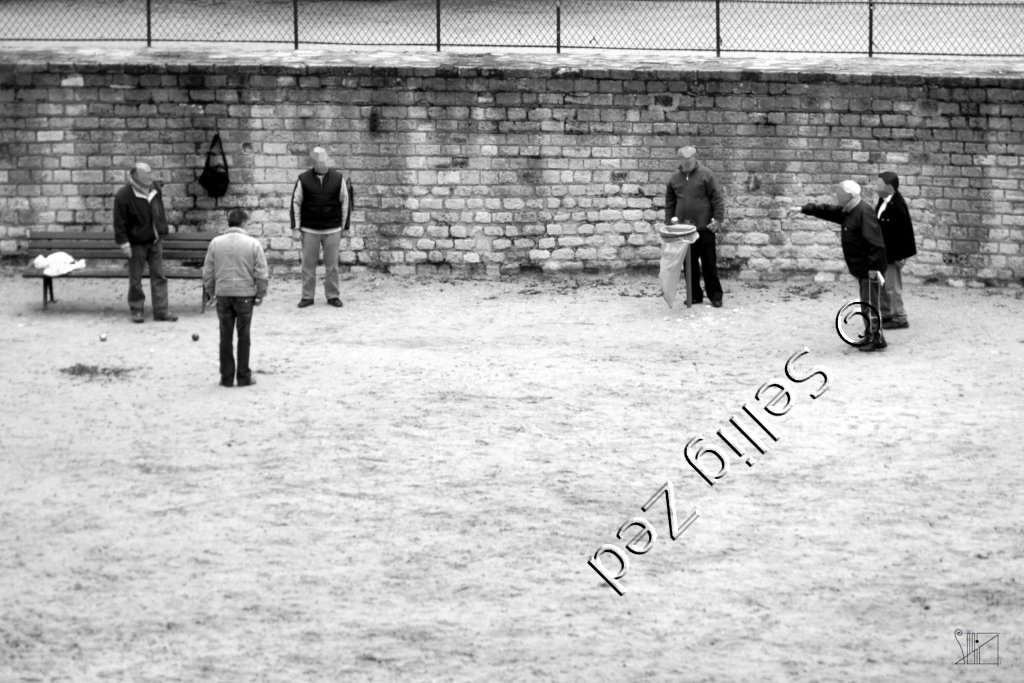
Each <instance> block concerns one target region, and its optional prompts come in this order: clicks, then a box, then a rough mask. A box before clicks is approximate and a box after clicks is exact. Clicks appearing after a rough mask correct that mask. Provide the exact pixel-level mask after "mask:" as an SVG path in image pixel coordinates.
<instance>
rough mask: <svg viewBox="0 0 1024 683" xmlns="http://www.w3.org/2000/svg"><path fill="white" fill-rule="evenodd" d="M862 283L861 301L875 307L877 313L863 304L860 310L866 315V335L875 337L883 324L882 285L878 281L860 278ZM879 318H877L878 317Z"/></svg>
mask: <svg viewBox="0 0 1024 683" xmlns="http://www.w3.org/2000/svg"><path fill="white" fill-rule="evenodd" d="M858 281H859V283H860V300H861V301H862V302H863V303H868V304H871V305H872V306H874V308H875V312H874V313H872V312H871V309H870V308H868V307H867V306H864V305H863V303H862V304H861V307H860V310H861V313H862V314H863V315H864V334H865V335H869V336H870V335H874V334H875V333H877V332H878V324H879V323H880V322H881V314H882V285H881V284H880V283H879V282H878V280H871V279H868V278H866V277H862V278H858ZM876 316H877V317H876Z"/></svg>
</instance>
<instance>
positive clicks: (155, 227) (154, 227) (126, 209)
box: [114, 162, 178, 323]
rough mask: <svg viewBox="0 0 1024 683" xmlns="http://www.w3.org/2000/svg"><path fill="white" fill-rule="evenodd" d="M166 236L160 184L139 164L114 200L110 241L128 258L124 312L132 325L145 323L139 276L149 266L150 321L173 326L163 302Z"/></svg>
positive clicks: (144, 298)
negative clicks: (151, 304)
mask: <svg viewBox="0 0 1024 683" xmlns="http://www.w3.org/2000/svg"><path fill="white" fill-rule="evenodd" d="M166 236H167V212H166V211H165V210H164V195H163V192H162V191H161V188H160V184H159V183H157V182H156V181H154V180H153V169H152V168H150V167H149V165H148V164H144V163H142V162H139V163H137V164H135V165H134V166H133V167H132V168H131V170H130V171H129V172H128V184H126V185H125V186H124V187H122V188H121V189H120V190H118V192H117V194H116V195H115V196H114V241H115V242H117V246H118V247H120V249H121V252H122V253H123V254H124V255H125V256H126V257H127V258H128V308H129V309H130V310H131V313H132V322H137V323H141V322H143V321H144V320H145V318H144V317H143V314H142V311H143V307H144V306H145V304H146V293H145V291H143V289H142V275H143V272H144V271H145V269H146V266H149V288H150V292H151V294H152V295H153V320H163V321H166V322H174V321H175V320H177V319H178V316H176V315H174V314H173V313H171V312H170V310H169V308H168V300H167V277H166V276H165V274H164V245H163V238H164V237H166Z"/></svg>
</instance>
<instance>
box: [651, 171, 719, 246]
mask: <svg viewBox="0 0 1024 683" xmlns="http://www.w3.org/2000/svg"><path fill="white" fill-rule="evenodd" d="M673 216H674V217H676V218H678V219H679V222H680V223H689V224H691V225H695V226H697V229H698V230H704V229H706V228H707V227H708V223H710V222H711V219H712V218H714V219H715V220H716V221H718V222H719V223H721V222H722V221H723V220H724V219H725V198H724V197H723V196H722V190H721V188H720V187H719V185H718V179H717V178H715V175H714V174H713V173H712V172H711V171H709V170H708V169H706V168H704V167H703V166H701V165H700V164H698V165H697V168H695V169H693V170H692V171H690V173H689V174H686V173H683V172H682V171H676V172H675V173H673V174H672V177H671V178H669V181H668V186H667V187H666V188H665V222H666V223H669V222H671V220H672V217H673Z"/></svg>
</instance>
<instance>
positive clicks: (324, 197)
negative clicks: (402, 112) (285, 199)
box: [291, 147, 352, 308]
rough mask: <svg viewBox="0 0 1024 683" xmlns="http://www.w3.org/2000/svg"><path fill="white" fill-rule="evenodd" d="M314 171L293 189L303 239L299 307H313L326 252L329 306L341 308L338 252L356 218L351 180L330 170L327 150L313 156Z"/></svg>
mask: <svg viewBox="0 0 1024 683" xmlns="http://www.w3.org/2000/svg"><path fill="white" fill-rule="evenodd" d="M311 157H312V159H313V168H311V169H309V170H308V171H306V172H305V173H302V174H301V175H299V179H298V181H296V183H295V189H294V190H292V210H291V219H292V230H293V231H295V230H298V231H299V233H298V235H299V237H301V239H302V298H301V299H300V300H299V308H305V307H306V306H312V305H313V293H314V291H315V290H316V263H317V260H318V259H319V257H320V251H321V249H322V250H323V255H324V268H325V270H326V273H325V277H324V294H325V295H326V296H327V303H329V304H330V305H331V306H336V307H338V308H341V306H342V305H343V304H342V303H341V296H340V295H341V285H340V282H339V278H338V252H339V250H340V248H341V233H342V231H343V230H347V229H348V227H349V220H350V219H351V215H352V206H351V201H349V198H350V196H349V181H348V178H346V177H345V175H344V174H343V173H342V172H341V171H338V170H337V169H333V168H331V167H330V161H331V160H330V157H328V155H327V150H325V149H324V148H323V147H315V148H314V149H313V152H312V154H311Z"/></svg>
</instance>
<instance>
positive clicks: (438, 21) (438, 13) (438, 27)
mask: <svg viewBox="0 0 1024 683" xmlns="http://www.w3.org/2000/svg"><path fill="white" fill-rule="evenodd" d="M437 51H438V52H440V51H441V0H437Z"/></svg>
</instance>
